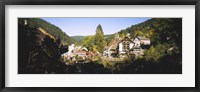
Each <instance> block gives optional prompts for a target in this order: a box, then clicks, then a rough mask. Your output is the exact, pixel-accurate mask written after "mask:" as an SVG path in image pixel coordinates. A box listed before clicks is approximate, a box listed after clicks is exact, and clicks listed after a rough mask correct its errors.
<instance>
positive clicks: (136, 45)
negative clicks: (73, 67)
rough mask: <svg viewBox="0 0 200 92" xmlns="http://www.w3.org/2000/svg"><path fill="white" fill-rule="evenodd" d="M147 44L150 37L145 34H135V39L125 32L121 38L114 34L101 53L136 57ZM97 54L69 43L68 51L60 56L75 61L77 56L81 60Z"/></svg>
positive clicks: (97, 53) (110, 55) (108, 55)
mask: <svg viewBox="0 0 200 92" xmlns="http://www.w3.org/2000/svg"><path fill="white" fill-rule="evenodd" d="M149 46H150V39H149V38H146V37H145V36H136V37H135V39H131V38H130V36H129V34H127V35H126V36H125V37H124V38H123V39H122V38H121V37H119V35H118V34H115V38H114V39H113V40H112V41H111V43H110V44H109V45H108V46H106V47H105V49H104V52H103V53H102V55H103V56H106V57H109V58H114V57H125V56H127V55H130V56H135V57H138V56H141V55H144V49H148V48H147V47H149ZM98 55H100V53H99V52H94V51H88V49H87V48H85V47H82V46H75V45H74V44H71V45H69V46H68V52H66V53H64V54H62V57H63V58H65V59H66V60H71V61H77V58H76V57H77V56H78V57H79V58H81V60H86V59H87V58H90V59H91V58H93V57H95V56H98Z"/></svg>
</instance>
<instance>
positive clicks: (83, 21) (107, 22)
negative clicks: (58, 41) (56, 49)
mask: <svg viewBox="0 0 200 92" xmlns="http://www.w3.org/2000/svg"><path fill="white" fill-rule="evenodd" d="M41 19H44V20H46V21H48V22H50V23H51V24H54V25H56V26H57V27H59V28H60V29H61V30H62V31H64V32H65V33H66V34H67V35H69V36H86V35H94V34H95V31H96V27H97V26H98V25H99V24H101V26H102V29H103V32H104V34H113V33H116V32H118V31H120V30H122V29H126V28H127V27H130V26H131V25H135V24H138V23H141V22H144V21H146V20H148V19H151V18H41Z"/></svg>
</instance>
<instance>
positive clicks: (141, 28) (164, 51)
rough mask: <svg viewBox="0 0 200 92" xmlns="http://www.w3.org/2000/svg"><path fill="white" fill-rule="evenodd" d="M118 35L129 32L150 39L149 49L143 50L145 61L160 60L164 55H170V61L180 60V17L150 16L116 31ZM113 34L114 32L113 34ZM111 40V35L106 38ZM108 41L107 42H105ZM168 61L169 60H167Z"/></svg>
mask: <svg viewBox="0 0 200 92" xmlns="http://www.w3.org/2000/svg"><path fill="white" fill-rule="evenodd" d="M118 33H119V35H120V37H122V38H123V37H124V36H125V35H126V34H128V33H130V37H131V38H132V39H134V38H135V37H136V36H146V37H147V38H149V39H150V40H151V46H150V49H149V50H146V51H145V56H144V59H146V60H147V61H149V60H151V61H155V62H158V61H160V59H161V58H165V56H170V57H171V59H176V60H171V61H176V62H179V63H180V62H181V61H182V59H181V58H182V19H181V18H152V19H149V20H147V21H145V22H143V23H139V24H136V25H132V26H130V27H128V28H126V29H123V30H121V31H119V32H118ZM113 35H114V34H113ZM107 39H108V40H107V41H111V39H113V37H112V36H111V37H109V38H107ZM107 43H109V42H107ZM168 61H169V60H168Z"/></svg>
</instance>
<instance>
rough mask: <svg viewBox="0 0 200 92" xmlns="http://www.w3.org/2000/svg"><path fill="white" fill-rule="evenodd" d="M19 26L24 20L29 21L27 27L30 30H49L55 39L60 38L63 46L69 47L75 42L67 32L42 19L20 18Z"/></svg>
mask: <svg viewBox="0 0 200 92" xmlns="http://www.w3.org/2000/svg"><path fill="white" fill-rule="evenodd" d="M18 20H19V24H21V25H22V24H23V23H24V22H23V21H24V20H26V21H27V26H29V27H30V28H37V27H41V28H43V29H45V30H47V31H48V32H49V33H50V34H51V35H53V36H54V37H55V38H60V39H61V42H62V44H63V45H69V44H71V43H73V42H74V40H73V39H71V38H70V37H69V36H68V35H67V34H66V33H65V32H63V31H62V30H61V29H60V28H59V27H57V26H55V25H53V24H51V23H49V22H47V21H45V20H43V19H40V18H19V19H18Z"/></svg>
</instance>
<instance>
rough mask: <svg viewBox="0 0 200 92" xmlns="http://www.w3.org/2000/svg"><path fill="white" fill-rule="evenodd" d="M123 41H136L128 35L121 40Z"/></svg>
mask: <svg viewBox="0 0 200 92" xmlns="http://www.w3.org/2000/svg"><path fill="white" fill-rule="evenodd" d="M122 41H130V42H132V43H134V42H133V41H132V40H131V39H130V38H128V37H125V38H124V39H122V40H121V41H120V42H122Z"/></svg>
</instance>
